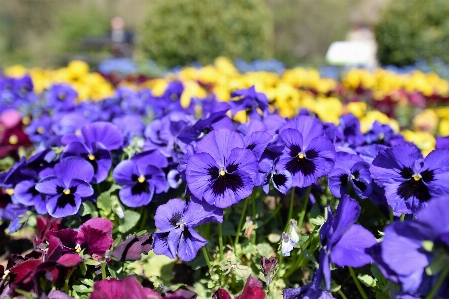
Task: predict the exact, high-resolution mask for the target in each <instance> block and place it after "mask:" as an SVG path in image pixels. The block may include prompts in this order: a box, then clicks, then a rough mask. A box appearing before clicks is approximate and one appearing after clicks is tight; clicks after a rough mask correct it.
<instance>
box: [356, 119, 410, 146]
mask: <svg viewBox="0 0 449 299" xmlns="http://www.w3.org/2000/svg"><path fill="white" fill-rule="evenodd" d="M365 141H366V143H367V144H385V145H390V146H395V145H399V144H403V143H405V142H406V141H405V139H404V137H402V135H401V134H399V133H396V132H395V131H393V129H392V128H391V127H390V126H389V125H383V124H381V123H379V122H378V121H377V120H376V121H375V122H374V123H373V126H372V127H371V129H370V130H369V131H368V132H366V133H365Z"/></svg>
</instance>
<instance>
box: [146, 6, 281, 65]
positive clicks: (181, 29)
mask: <svg viewBox="0 0 449 299" xmlns="http://www.w3.org/2000/svg"><path fill="white" fill-rule="evenodd" d="M149 5H151V7H150V9H149V11H150V13H149V15H148V17H147V19H146V21H145V23H144V25H143V27H142V29H141V36H140V42H139V44H140V48H141V50H142V51H143V52H144V53H145V54H146V55H147V56H148V58H151V59H154V60H156V62H158V63H159V64H161V65H164V66H167V67H172V66H176V65H183V64H186V63H189V62H193V61H200V62H201V63H210V62H211V61H213V59H214V58H216V57H217V56H221V55H224V56H227V57H230V58H232V59H233V58H243V59H246V60H253V59H257V58H268V57H271V56H272V54H273V53H272V38H273V22H272V16H271V14H270V11H269V10H268V9H267V7H266V5H265V2H264V1H263V0H232V1H217V0H201V1H191V0H171V1H166V0H155V1H153V2H152V3H150V4H149Z"/></svg>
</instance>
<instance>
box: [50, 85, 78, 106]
mask: <svg viewBox="0 0 449 299" xmlns="http://www.w3.org/2000/svg"><path fill="white" fill-rule="evenodd" d="M77 97H78V93H77V92H76V90H75V89H73V88H72V86H70V85H69V84H65V83H60V84H53V85H52V86H51V87H50V90H49V91H48V95H47V105H48V107H52V108H53V109H55V110H72V109H73V108H74V107H75V104H76V103H75V100H76V98H77Z"/></svg>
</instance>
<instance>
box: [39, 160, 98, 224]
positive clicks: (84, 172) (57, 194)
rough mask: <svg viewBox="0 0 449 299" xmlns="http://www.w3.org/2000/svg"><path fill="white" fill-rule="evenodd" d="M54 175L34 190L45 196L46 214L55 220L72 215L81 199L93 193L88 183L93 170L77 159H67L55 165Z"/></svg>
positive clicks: (83, 161) (87, 164)
mask: <svg viewBox="0 0 449 299" xmlns="http://www.w3.org/2000/svg"><path fill="white" fill-rule="evenodd" d="M53 171H54V175H52V176H47V177H45V178H43V179H42V180H40V181H39V183H37V185H36V187H35V188H36V190H37V191H39V192H40V193H42V194H45V195H46V196H47V203H46V208H47V212H48V213H49V214H50V215H51V216H53V217H56V218H61V217H66V216H70V215H74V214H76V213H77V212H78V210H79V208H80V205H81V201H82V199H83V198H86V197H89V196H91V195H92V194H93V193H94V190H93V189H92V187H91V185H90V184H89V182H90V181H91V180H92V178H93V175H94V169H93V167H92V165H90V164H89V163H88V162H87V161H85V160H84V159H82V158H79V157H68V158H66V159H63V160H61V161H60V162H59V163H58V164H56V165H55V167H54V169H53Z"/></svg>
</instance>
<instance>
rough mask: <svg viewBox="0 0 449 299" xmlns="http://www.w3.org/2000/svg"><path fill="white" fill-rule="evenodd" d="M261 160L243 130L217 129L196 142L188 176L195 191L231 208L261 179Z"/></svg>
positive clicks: (208, 200) (223, 206)
mask: <svg viewBox="0 0 449 299" xmlns="http://www.w3.org/2000/svg"><path fill="white" fill-rule="evenodd" d="M257 168H258V167H257V161H256V157H255V156H254V154H253V152H252V151H250V150H248V149H245V143H244V141H243V139H242V137H241V136H240V134H239V133H237V132H233V131H230V130H226V129H220V130H214V131H212V132H210V133H209V134H208V135H206V136H205V137H204V138H203V139H202V140H201V141H200V142H198V144H197V145H196V154H195V155H193V156H192V157H190V159H189V161H188V162H187V170H186V179H187V184H188V187H189V189H190V191H191V192H192V194H193V195H195V196H196V197H198V198H200V199H204V200H205V201H206V202H208V203H209V204H212V205H215V206H217V207H220V208H227V207H229V206H231V205H233V204H235V203H237V202H239V201H240V200H241V199H243V198H245V197H247V196H249V195H250V194H251V192H252V190H253V187H254V186H255V184H256V183H257V181H258V177H257V176H258V169H257Z"/></svg>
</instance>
